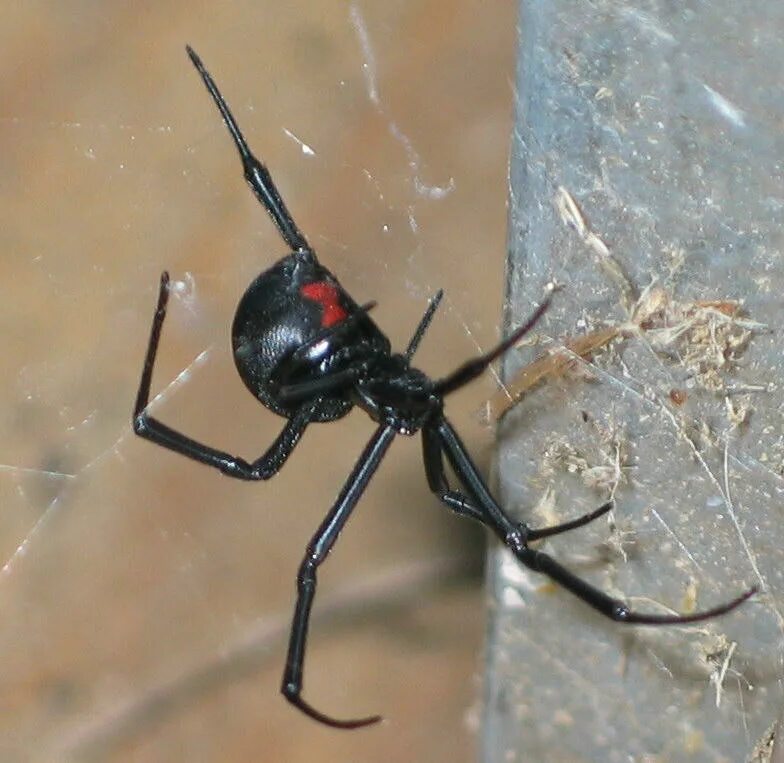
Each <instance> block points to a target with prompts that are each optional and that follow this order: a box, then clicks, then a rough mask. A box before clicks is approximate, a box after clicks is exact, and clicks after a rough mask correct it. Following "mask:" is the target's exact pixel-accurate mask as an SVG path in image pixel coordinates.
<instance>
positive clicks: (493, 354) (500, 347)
mask: <svg viewBox="0 0 784 763" xmlns="http://www.w3.org/2000/svg"><path fill="white" fill-rule="evenodd" d="M551 301H552V296H551V295H549V294H548V296H547V297H546V298H545V300H544V302H542V304H541V305H539V307H537V308H536V310H534V312H533V315H531V317H530V318H529V319H528V320H527V321H526V322H525V323H524V324H523V325H522V326H520V327H519V328H517V329H516V330H515V331H513V332H512V333H511V334H510V335H509V336H508V337H507V338H506V339H504V340H503V341H502V342H499V343H498V344H497V345H496V346H495V347H494V348H493V349H492V350H490V351H489V352H486V353H485V354H484V355H480V356H479V357H478V358H473V359H472V360H469V361H467V362H465V363H463V365H461V366H458V367H457V368H456V369H455V370H454V371H452V373H451V374H449V375H447V376H445V377H444V378H443V379H439V380H438V381H437V382H436V384H435V391H436V392H437V393H438V394H440V395H448V394H449V393H450V392H454V391H455V390H456V389H460V387H464V386H465V385H466V384H468V382H470V381H473V380H474V379H476V377H477V376H480V375H481V374H482V373H483V372H484V371H485V369H486V368H487V367H488V366H489V365H490V364H491V363H492V362H493V361H494V360H495V359H496V358H500V357H501V355H503V354H504V353H505V352H507V351H508V350H510V349H511V348H512V347H514V346H515V345H516V344H517V343H518V342H519V341H520V340H521V339H522V338H523V337H524V336H525V335H526V334H527V333H528V332H529V331H530V330H531V329H532V328H533V327H534V326H535V325H536V324H537V323H538V322H539V319H540V318H541V317H542V316H543V315H544V314H545V312H547V308H548V307H550V302H551Z"/></svg>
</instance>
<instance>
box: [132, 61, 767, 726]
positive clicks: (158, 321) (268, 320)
mask: <svg viewBox="0 0 784 763" xmlns="http://www.w3.org/2000/svg"><path fill="white" fill-rule="evenodd" d="M188 54H189V56H190V58H191V61H192V62H193V64H194V66H195V67H196V69H197V70H198V72H199V74H200V75H201V78H202V80H203V82H204V84H205V86H206V88H207V90H208V91H209V93H210V95H212V98H213V100H214V101H215V104H216V105H217V107H218V109H219V111H220V112H221V114H222V116H223V119H224V121H225V123H226V126H227V128H228V130H229V132H230V134H231V136H232V139H233V140H234V144H235V146H236V148H237V151H238V153H239V155H240V159H241V161H242V167H243V171H244V173H245V178H246V180H247V181H248V184H249V186H250V188H251V190H252V191H253V193H254V194H255V196H256V197H257V198H258V200H259V201H260V203H261V204H262V205H263V206H264V208H265V210H266V211H267V213H268V214H269V215H270V217H271V218H272V220H273V222H274V223H275V225H276V227H277V228H278V231H279V232H280V234H281V236H282V238H283V240H284V241H285V242H286V244H287V246H288V247H289V249H290V254H288V255H287V256H286V257H284V258H283V259H281V260H280V261H278V262H277V263H275V264H274V265H273V266H272V267H270V268H269V269H267V270H265V271H264V272H262V273H261V275H259V276H258V278H256V280H255V281H254V282H253V283H252V284H251V285H250V286H249V287H248V289H247V291H246V292H245V295H244V296H243V297H242V299H241V300H240V303H239V306H238V308H237V312H236V315H235V318H234V325H233V327H232V346H233V350H234V359H235V362H236V365H237V370H238V371H239V373H240V376H241V377H242V379H243V381H244V382H245V385H246V386H247V387H248V389H249V390H250V391H251V392H252V393H253V395H255V397H256V398H257V399H258V400H259V401H260V402H261V403H263V404H264V405H265V406H267V408H269V409H270V410H272V411H274V412H275V413H277V414H279V415H280V416H282V417H284V418H285V424H284V426H283V429H282V431H281V432H280V433H279V434H278V436H277V437H276V438H275V439H274V440H273V442H272V444H271V445H270V446H269V447H268V448H267V450H266V451H265V452H264V453H263V454H262V455H261V456H259V457H258V458H257V459H256V460H254V461H246V460H245V459H243V458H240V457H239V456H235V455H232V454H231V453H228V452H226V451H223V450H218V449H216V448H213V447H211V446H209V445H205V444H204V443H200V442H198V441H196V440H193V439H191V438H190V437H187V436H186V435H184V434H182V433H181V432H178V431H177V430H175V429H172V428H171V427H169V426H167V425H166V424H164V423H162V422H161V421H159V420H158V419H156V418H155V417H153V416H151V415H150V413H149V412H148V410H147V406H148V404H149V400H150V386H151V381H152V372H153V367H154V365H155V358H156V354H157V352H158V345H159V343H160V338H161V331H162V328H163V322H164V319H165V317H166V306H167V302H168V298H169V276H168V273H165V272H164V273H163V275H162V276H161V282H160V288H159V290H158V303H157V306H156V308H155V315H154V317H153V322H152V329H151V331H150V339H149V343H148V345H147V354H146V356H145V360H144V368H143V370H142V377H141V381H140V383H139V390H138V393H137V395H136V404H135V406H134V411H133V429H134V432H136V434H138V435H139V436H141V437H144V438H146V439H148V440H151V441H152V442H154V443H156V444H158V445H160V446H162V447H165V448H168V449H169V450H172V451H175V452H176V453H180V454H182V455H184V456H187V457H188V458H191V459H193V460H195V461H199V462H200V463H203V464H206V465H208V466H212V467H214V468H215V469H218V470H219V471H221V472H222V473H223V474H226V475H228V476H230V477H234V478H236V479H242V480H254V481H255V480H267V479H270V478H271V477H273V476H275V474H277V473H278V472H279V471H280V469H281V468H282V467H283V465H284V464H285V462H286V459H287V458H288V457H289V455H290V454H291V453H292V451H293V450H294V448H295V447H296V446H297V444H298V443H299V440H300V438H301V436H302V434H303V433H304V432H305V430H306V428H307V427H308V426H309V425H310V424H312V423H317V422H325V421H332V420H334V419H337V418H340V417H341V416H344V415H345V414H346V413H347V412H348V411H349V410H350V409H351V407H352V406H353V405H358V406H360V407H361V408H363V409H364V410H365V411H366V412H367V413H368V415H369V416H370V418H371V419H372V420H373V421H375V422H376V423H377V427H376V431H375V433H374V434H373V436H372V437H371V438H370V440H369V441H368V443H367V445H366V446H365V449H364V450H363V452H362V453H361V455H360V457H359V459H358V460H357V462H356V463H355V465H354V467H353V469H352V470H351V473H350V474H349V476H348V478H347V479H346V481H345V483H344V484H343V487H342V488H341V489H340V492H339V493H338V496H337V498H336V499H335V502H334V503H333V504H332V506H331V508H330V509H329V511H328V512H327V514H326V516H325V517H324V520H323V521H322V523H321V525H320V526H319V528H318V529H317V530H316V532H315V533H314V535H313V537H312V538H311V540H310V542H309V543H308V546H307V549H306V551H305V555H304V557H303V559H302V562H301V563H300V566H299V571H298V573H297V601H296V606H295V609H294V617H293V622H292V626H291V636H290V639H289V646H288V653H287V656H286V666H285V669H284V672H283V682H282V685H281V690H282V692H283V694H284V695H285V697H286V698H287V699H288V700H289V702H291V703H292V704H293V705H295V706H296V707H298V708H299V709H300V710H302V711H303V712H304V713H306V714H307V715H309V716H310V717H311V718H313V719H315V720H317V721H319V722H321V723H324V724H326V725H329V726H332V727H335V728H344V729H349V728H357V727H359V726H366V725H368V724H371V723H375V722H376V721H378V720H380V717H379V716H371V717H368V718H359V719H355V720H336V719H335V718H332V717H331V716H328V715H326V714H324V713H322V712H320V711H319V710H316V709H315V708H314V707H313V706H312V705H311V704H309V703H308V702H306V701H305V699H304V698H303V697H302V688H303V669H304V659H305V646H306V641H307V635H308V625H309V621H310V612H311V607H312V605H313V601H314V598H315V593H316V582H317V571H318V568H319V567H320V565H321V564H323V562H324V561H325V560H326V558H327V556H328V555H329V552H330V550H331V549H332V547H333V546H334V544H335V542H336V541H337V539H338V536H339V535H340V532H341V531H342V529H343V528H344V527H345V524H346V522H347V521H348V519H349V517H350V516H351V513H352V511H353V510H354V508H355V506H356V505H357V502H358V501H359V499H360V497H361V496H362V493H363V492H364V490H365V488H366V487H367V485H368V483H369V482H370V480H371V479H372V478H373V475H374V474H375V472H376V469H377V468H378V467H379V465H380V464H381V462H382V460H383V458H384V456H385V454H386V452H387V450H388V448H389V446H390V445H391V443H392V441H393V440H394V438H395V437H396V436H397V435H398V434H406V435H411V434H414V433H416V432H421V436H422V460H423V465H424V470H425V478H426V480H427V484H428V486H429V487H430V489H431V491H432V492H433V493H434V494H435V495H436V496H437V497H438V499H439V500H440V501H441V502H443V503H444V504H445V505H446V506H447V507H448V508H450V509H451V510H452V511H454V512H455V513H456V514H459V515H461V516H464V517H468V518H470V519H472V520H475V521H477V522H480V523H481V524H483V525H484V526H485V527H487V528H489V529H490V530H491V531H492V532H493V534H494V535H495V536H496V537H497V538H498V539H499V540H500V541H501V542H502V543H504V544H505V545H506V547H507V548H508V549H509V550H510V552H511V553H512V554H514V556H515V557H516V558H517V559H518V561H519V562H520V563H521V564H522V565H524V566H526V567H528V568H529V569H531V570H533V571H535V572H539V573H542V574H544V575H546V576H548V577H549V578H550V579H551V580H553V581H554V582H555V583H557V584H558V585H560V586H561V587H562V588H565V589H566V590H568V591H570V592H571V593H573V594H574V595H575V596H577V597H578V598H580V599H581V600H582V601H584V602H585V603H586V604H587V605H588V606H590V607H592V608H593V609H594V610H596V611H597V612H599V613H600V614H602V615H604V616H605V617H608V618H610V619H612V620H615V621H617V622H622V623H638V624H643V625H666V624H678V623H691V622H697V621H699V620H705V619H708V618H710V617H715V616H717V615H720V614H724V613H725V612H729V611H730V610H731V609H734V608H735V607H737V606H738V605H739V604H741V603H742V602H743V601H745V600H746V599H747V598H749V596H751V595H752V594H753V593H754V590H755V589H751V590H749V591H746V592H745V593H744V594H742V595H741V596H738V597H736V598H735V599H733V600H732V601H730V602H728V603H726V604H723V605H720V606H718V607H714V608H713V609H709V610H705V611H702V612H696V613H691V614H688V615H677V614H646V613H638V612H634V611H632V610H630V609H629V608H628V607H627V606H626V605H625V604H624V603H623V602H622V601H620V600H618V599H615V598H613V597H611V596H608V595H607V594H605V593H604V592H603V591H601V590H599V589H597V588H595V587H594V586H592V585H591V584H590V583H588V582H586V581H584V580H582V579H581V578H579V577H577V576H576V575H575V574H574V573H572V572H570V571H569V570H568V569H566V568H565V567H563V566H562V565H561V564H559V563H558V562H557V561H556V560H555V559H553V558H552V557H551V556H549V555H548V554H546V553H545V552H543V551H540V550H538V549H536V548H531V547H530V546H529V544H530V543H531V541H535V540H538V539H541V538H545V537H548V536H552V535H556V534H558V533H562V532H566V531H567V530H572V529H575V528H577V527H581V526H583V525H585V524H587V523H588V522H591V521H593V520H594V519H596V518H597V517H599V516H602V515H603V514H605V513H606V512H608V511H609V510H610V509H611V508H612V503H611V502H607V503H605V504H603V505H602V506H600V507H599V508H598V509H596V510H595V511H592V512H591V513H589V514H586V515H584V516H582V517H578V518H577V519H574V520H571V521H568V522H564V523H562V524H559V525H555V526H553V527H545V528H540V529H533V528H531V527H529V526H528V525H527V524H525V523H524V522H518V521H516V520H514V519H512V518H511V517H510V516H509V515H508V514H507V513H506V512H505V511H504V509H503V508H502V507H501V506H500V505H499V503H498V502H497V501H496V500H495V498H494V497H493V495H492V493H491V492H490V489H489V488H488V486H487V484H486V483H485V481H484V479H483V478H482V475H481V474H480V472H479V470H478V469H477V467H476V465H475V464H474V462H473V460H472V459H471V457H470V456H469V455H468V451H467V449H466V447H465V445H464V444H463V443H462V441H461V440H460V437H459V436H458V434H457V432H456V431H455V429H454V428H453V427H452V425H451V424H450V422H449V421H448V419H447V417H446V416H445V415H444V411H443V404H444V398H445V397H446V396H448V395H449V394H451V393H452V392H454V391H456V390H458V389H460V388H461V387H463V386H464V385H466V384H468V383H469V382H470V381H471V380H472V379H475V378H476V377H477V376H479V375H480V374H481V373H482V372H483V371H484V370H485V369H486V368H487V367H488V366H489V365H490V363H492V362H493V361H494V360H495V359H496V358H498V357H500V356H501V355H502V354H503V353H505V352H506V351H507V350H509V349H510V348H511V347H513V346H514V345H515V344H516V343H517V342H518V341H519V340H520V338H521V337H522V336H523V335H524V334H525V333H526V332H528V331H529V330H530V329H531V328H532V327H533V326H534V324H536V322H537V321H538V320H539V319H540V318H541V317H542V315H543V314H544V312H545V311H546V309H547V306H548V304H549V297H548V298H547V299H546V300H545V301H544V302H543V303H542V304H541V305H540V306H539V308H538V309H537V310H536V311H535V312H534V313H533V315H532V316H531V318H530V319H529V320H528V321H527V322H526V323H525V324H524V325H522V326H520V327H519V328H518V329H517V330H516V331H514V332H513V333H512V334H511V335H510V336H509V337H507V338H506V339H505V340H504V341H502V342H500V343H499V344H498V345H496V346H495V347H494V348H493V349H492V350H490V351H489V352H487V353H485V354H484V355H481V356H479V357H478V358H475V359H473V360H470V361H468V362H466V363H463V364H462V365H460V366H458V368H457V369H456V370H455V371H453V372H452V373H451V374H449V375H448V376H446V377H444V378H442V379H440V380H432V379H430V378H429V377H428V376H427V375H426V374H425V373H424V372H422V371H420V370H418V369H416V368H413V367H412V366H411V364H410V361H411V358H412V356H413V355H414V353H415V351H416V349H417V347H418V346H419V342H420V340H421V339H422V337H423V335H424V333H425V332H426V330H427V328H428V326H429V324H430V321H431V319H432V317H433V314H434V312H435V310H436V308H437V306H438V303H439V300H440V299H441V293H440V292H439V293H438V294H437V295H436V297H435V298H434V299H433V300H432V301H431V303H430V305H429V307H428V308H427V310H426V311H425V314H424V315H423V317H422V318H421V319H420V321H419V324H418V326H417V328H416V329H415V331H414V333H413V336H412V337H411V340H410V341H409V343H408V347H407V348H406V349H405V351H404V352H402V353H393V352H391V348H390V345H389V341H388V340H387V338H386V336H384V334H383V333H382V332H381V331H380V330H379V328H378V327H377V326H376V325H375V323H373V321H372V320H371V318H370V317H369V315H368V311H369V310H370V309H371V307H372V304H367V305H362V306H360V305H358V304H357V303H356V302H354V300H353V299H351V297H350V296H349V295H348V294H347V293H346V291H345V290H344V289H343V288H342V287H341V285H340V283H339V282H338V281H337V279H336V278H335V277H334V276H333V275H332V273H330V272H329V270H327V269H326V268H325V267H323V266H322V265H321V264H320V263H319V262H318V259H317V258H316V254H315V252H314V251H313V250H312V249H311V247H310V246H309V245H308V242H307V240H306V239H305V236H304V235H303V234H302V232H301V231H300V230H299V228H298V227H297V225H296V224H295V222H294V220H293V219H292V217H291V215H290V214H289V212H288V210H287V209H286V206H285V204H284V203H283V200H282V199H281V197H280V194H279V193H278V190H277V188H276V187H275V184H274V183H273V181H272V177H271V176H270V174H269V172H268V170H267V168H266V167H265V166H264V165H263V164H261V162H260V161H259V160H258V159H257V158H256V157H255V156H254V155H253V154H252V153H251V151H250V149H249V148H248V146H247V143H246V142H245V139H244V138H243V136H242V133H241V132H240V129H239V127H238V126H237V123H236V122H235V120H234V117H233V116H232V114H231V112H230V111H229V108H228V106H227V105H226V102H225V101H224V99H223V97H222V96H221V94H220V92H219V91H218V88H217V87H216V85H215V83H214V82H213V80H212V78H211V77H210V75H209V73H208V72H207V70H206V69H205V68H204V65H203V64H202V62H201V60H200V59H199V57H198V56H197V55H196V54H195V53H194V52H193V50H191V49H190V48H188ZM445 460H446V462H447V463H448V464H449V466H450V467H451V471H452V474H451V475H449V474H448V473H447V471H446V468H445V464H444V461H445ZM453 483H455V484H454V486H453Z"/></svg>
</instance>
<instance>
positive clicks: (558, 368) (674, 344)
mask: <svg viewBox="0 0 784 763" xmlns="http://www.w3.org/2000/svg"><path fill="white" fill-rule="evenodd" d="M766 331H768V327H767V326H766V325H765V324H764V323H759V322H757V321H754V320H751V319H750V318H749V317H748V315H746V313H745V311H744V310H743V306H742V304H741V302H739V301H738V300H730V299H721V300H697V301H694V302H680V301H677V300H675V299H673V298H672V297H671V296H670V294H669V293H668V292H667V291H666V290H665V289H663V288H660V287H657V286H656V285H655V283H653V284H651V285H650V286H648V287H647V288H646V289H644V290H643V292H642V294H641V295H640V297H639V299H638V300H637V301H636V303H635V304H634V306H633V308H632V310H631V318H630V320H629V321H628V322H626V323H623V324H618V325H614V326H606V327H604V328H601V329H597V330H595V331H589V332H588V333H586V334H585V335H583V336H578V337H572V338H569V339H567V340H565V341H564V342H562V343H561V344H560V345H559V346H557V347H555V348H553V349H551V350H548V351H547V352H546V353H545V354H543V355H542V356H540V357H539V358H537V359H536V360H534V361H533V362H532V363H529V364H528V365H527V366H525V367H524V368H522V369H521V370H520V371H519V372H518V373H517V374H515V376H514V377H513V378H512V380H511V381H510V382H509V383H508V384H507V385H506V386H505V387H504V388H502V389H500V390H499V391H498V392H496V393H495V394H494V395H492V396H491V397H490V399H489V400H488V403H487V409H486V417H487V419H488V420H489V421H492V420H498V419H499V418H500V417H501V416H503V414H504V413H506V411H508V410H509V409H510V408H511V407H513V406H514V405H515V403H517V402H518V401H519V400H520V399H521V398H522V397H523V396H524V395H525V394H526V393H527V392H529V391H530V390H531V389H533V388H534V387H535V386H537V385H538V384H539V383H541V382H543V381H545V380H547V379H554V378H559V377H563V376H567V375H575V371H576V369H578V368H580V367H581V366H582V367H584V364H581V360H583V361H585V360H589V359H594V358H596V357H598V356H599V355H598V354H599V353H600V351H602V350H606V349H607V348H608V347H610V345H611V344H612V342H613V340H621V339H629V338H637V339H640V340H642V341H645V342H646V343H647V344H648V346H649V347H650V348H651V349H652V350H653V351H654V352H656V353H657V354H658V355H659V356H660V357H663V358H665V359H667V360H668V361H670V362H672V363H676V364H677V365H678V366H680V368H681V370H682V371H683V375H684V376H685V377H686V382H687V385H688V387H689V388H690V389H691V390H700V389H701V390H704V391H707V392H710V393H713V394H717V395H722V396H724V397H725V402H726V406H727V416H728V420H729V422H730V424H732V425H733V426H741V425H742V424H745V423H746V422H747V421H748V418H749V416H750V414H751V411H752V408H751V404H750V403H749V402H748V400H747V399H742V398H738V397H737V395H738V393H744V392H759V391H764V390H765V389H766V387H765V386H764V385H758V386H753V387H748V386H746V387H739V386H737V385H735V384H733V383H732V382H731V381H730V377H731V375H732V373H733V372H734V370H735V369H736V367H737V365H738V362H739V360H740V358H741V356H742V355H743V353H744V352H745V350H746V349H747V347H748V345H749V342H750V341H751V338H752V337H753V336H754V335H755V334H757V333H762V332H766ZM583 375H585V374H583ZM731 396H732V397H731ZM687 398H688V393H687V391H686V390H684V389H681V388H672V389H670V391H669V400H670V402H671V403H672V404H673V405H674V406H677V407H679V406H682V405H683V404H684V403H685V402H686V400H687Z"/></svg>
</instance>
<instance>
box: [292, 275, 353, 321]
mask: <svg viewBox="0 0 784 763" xmlns="http://www.w3.org/2000/svg"><path fill="white" fill-rule="evenodd" d="M300 293H301V294H302V296H303V297H305V298H306V299H311V300H313V301H314V302H318V303H319V304H320V305H321V307H322V308H323V309H324V312H323V313H322V315H321V325H322V327H323V328H329V327H330V326H334V325H335V324H336V323H340V321H342V320H344V319H345V318H346V317H348V313H347V312H346V311H345V310H344V309H343V307H342V306H341V304H340V302H339V298H340V289H339V288H338V287H337V286H335V285H333V284H331V283H326V282H324V281H316V282H314V283H307V284H305V285H304V286H303V287H302V288H301V289H300Z"/></svg>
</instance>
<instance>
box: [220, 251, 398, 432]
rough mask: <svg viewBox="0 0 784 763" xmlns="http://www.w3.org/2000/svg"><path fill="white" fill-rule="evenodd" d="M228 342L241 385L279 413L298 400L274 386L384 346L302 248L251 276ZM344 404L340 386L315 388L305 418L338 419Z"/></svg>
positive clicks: (321, 373)
mask: <svg viewBox="0 0 784 763" xmlns="http://www.w3.org/2000/svg"><path fill="white" fill-rule="evenodd" d="M309 287H314V288H316V289H317V288H318V287H321V290H322V291H326V292H327V293H329V292H332V294H333V295H334V301H333V302H330V301H329V300H322V301H319V300H318V299H315V298H309V297H308V296H306V294H307V292H308V288H309ZM324 302H327V304H324ZM330 312H331V313H337V315H336V316H330ZM330 317H331V318H332V320H329V318H330ZM336 317H337V318H339V319H340V320H335V318H336ZM325 318H327V320H325ZM333 321H334V322H333ZM231 343H232V348H233V351H234V362H235V364H236V366H237V371H238V372H239V374H240V376H241V377H242V380H243V382H245V386H246V387H247V388H248V389H249V390H250V391H251V393H252V394H253V395H254V396H255V397H256V398H258V399H259V400H260V401H261V402H262V403H263V404H264V405H265V406H266V407H267V408H269V409H270V410H271V411H274V412H275V413H277V414H279V415H281V416H285V417H287V418H288V417H290V416H291V415H292V412H293V411H294V410H295V409H296V408H297V406H298V402H297V401H292V400H288V401H287V400H285V399H281V396H280V394H279V391H280V389H281V388H282V387H285V386H292V385H297V384H302V383H307V382H312V381H316V380H318V379H320V378H325V377H327V376H329V375H330V374H333V373H334V372H335V371H339V370H344V369H346V368H348V367H349V366H350V365H351V363H353V362H355V361H356V360H358V359H361V358H370V357H373V356H377V355H379V354H381V355H385V354H389V351H390V345H389V340H388V339H387V338H386V337H385V336H384V334H382V333H381V331H380V329H379V328H378V326H376V324H375V323H374V322H373V320H372V319H371V318H370V316H369V315H368V314H367V312H366V311H365V310H363V309H362V308H360V306H359V305H357V303H356V302H354V300H353V299H352V298H351V297H350V296H349V295H348V293H347V292H346V291H345V290H344V289H343V287H342V286H341V285H340V283H339V282H338V280H337V278H335V276H333V275H332V273H330V272H329V270H327V268H325V267H323V266H322V265H320V264H319V263H318V262H317V261H316V260H315V258H314V257H312V256H310V254H309V253H307V254H301V253H293V254H290V255H288V256H287V257H284V258H283V259H281V260H279V261H278V262H276V263H275V264H274V265H273V266H272V267H271V268H269V269H268V270H265V271H264V272H263V273H261V274H260V275H259V276H258V277H257V278H256V280H254V281H253V283H251V285H250V286H249V287H248V289H247V291H246V292H245V294H244V295H243V297H242V299H241V300H240V303H239V305H238V307H237V312H236V314H235V316H234V323H233V325H232V329H231ZM352 405H353V401H351V400H350V399H349V397H347V394H346V391H345V390H341V389H336V390H333V391H332V392H330V393H329V394H325V395H324V396H323V399H322V400H321V401H320V403H319V405H318V407H317V408H316V410H314V412H313V421H333V420H334V419H338V418H340V417H341V416H345V415H346V413H348V411H349V410H350V409H351V407H352Z"/></svg>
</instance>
